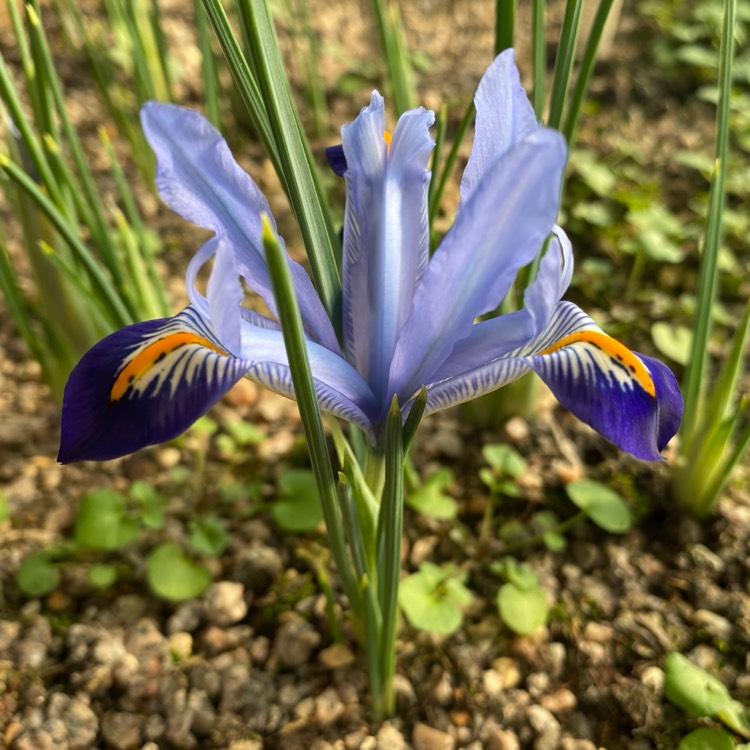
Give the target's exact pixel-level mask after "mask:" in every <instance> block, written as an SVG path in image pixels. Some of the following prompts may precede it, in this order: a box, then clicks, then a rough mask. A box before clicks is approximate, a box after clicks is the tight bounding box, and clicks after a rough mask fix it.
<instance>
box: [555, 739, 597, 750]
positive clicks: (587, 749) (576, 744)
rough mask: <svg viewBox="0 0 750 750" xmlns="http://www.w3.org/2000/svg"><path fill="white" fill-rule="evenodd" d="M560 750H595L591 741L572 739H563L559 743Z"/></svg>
mask: <svg viewBox="0 0 750 750" xmlns="http://www.w3.org/2000/svg"><path fill="white" fill-rule="evenodd" d="M560 750H596V745H595V744H594V743H593V742H592V741H591V740H575V739H573V738H572V737H563V738H562V740H561V741H560Z"/></svg>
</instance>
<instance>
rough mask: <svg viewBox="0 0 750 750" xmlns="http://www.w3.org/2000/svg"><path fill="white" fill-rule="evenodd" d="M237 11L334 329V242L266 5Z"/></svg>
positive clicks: (245, 0)
mask: <svg viewBox="0 0 750 750" xmlns="http://www.w3.org/2000/svg"><path fill="white" fill-rule="evenodd" d="M207 1H208V0H207ZM211 1H213V0H211ZM238 8H239V11H240V18H241V21H242V23H243V24H245V28H246V30H247V33H248V36H249V38H250V47H249V52H250V54H251V56H252V58H253V68H254V70H255V72H256V75H257V83H258V87H259V89H260V92H261V94H262V96H263V106H264V108H265V111H266V112H267V115H268V121H269V123H270V126H271V130H272V133H273V135H274V139H275V143H276V149H277V153H278V156H279V161H280V166H281V172H280V175H279V176H280V177H281V179H282V180H283V181H284V183H285V185H286V188H287V191H288V195H289V200H290V202H291V204H292V209H293V210H294V213H295V216H296V217H297V221H298V223H299V225H300V231H301V233H302V237H303V239H304V242H305V247H306V248H307V254H308V259H309V261H310V266H311V269H312V273H313V277H314V280H315V286H316V288H317V291H318V295H319V296H320V298H321V301H322V302H323V304H324V306H325V308H326V310H327V311H328V315H329V317H330V318H331V320H332V321H333V322H334V326H335V327H336V328H337V329H339V328H340V318H341V314H340V312H341V311H340V307H341V280H340V273H339V267H338V263H339V259H338V253H337V252H336V251H335V250H334V247H336V246H338V244H339V239H338V235H337V233H336V232H335V230H334V228H333V223H332V221H331V218H330V215H329V212H328V207H327V205H326V204H325V202H324V200H323V191H322V188H321V186H320V183H319V179H318V177H317V174H316V172H315V168H314V164H313V159H312V154H311V153H310V148H309V144H308V143H307V140H306V139H305V138H304V135H303V133H302V128H301V125H300V122H299V116H298V114H297V111H296V109H295V108H294V105H293V102H292V97H291V92H290V90H289V81H288V79H287V77H286V72H285V69H284V63H283V61H282V59H281V54H280V51H279V44H278V41H277V39H276V34H275V31H274V27H273V24H272V21H271V17H270V14H269V12H268V7H267V5H266V0H238Z"/></svg>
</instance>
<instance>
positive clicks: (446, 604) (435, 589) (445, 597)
mask: <svg viewBox="0 0 750 750" xmlns="http://www.w3.org/2000/svg"><path fill="white" fill-rule="evenodd" d="M470 600H471V592H470V591H469V590H468V589H467V588H466V587H465V586H464V584H463V581H462V580H461V578H460V577H459V576H457V575H455V574H452V573H451V572H450V571H448V570H446V569H445V568H440V567H438V566H437V565H433V564H432V563H424V564H423V565H422V566H421V568H420V569H419V571H418V572H417V573H413V574H412V575H410V576H408V577H407V578H405V579H404V580H403V581H401V586H400V587H399V593H398V603H399V606H400V607H401V609H402V611H403V613H404V615H406V619H407V620H408V621H409V622H410V623H411V624H412V625H413V626H414V627H415V628H419V629H420V630H425V631H427V632H430V633H439V634H441V635H450V634H451V633H455V631H456V630H458V628H459V627H461V623H462V622H463V618H464V615H463V612H462V610H461V607H462V606H463V605H465V604H468V602H469V601H470Z"/></svg>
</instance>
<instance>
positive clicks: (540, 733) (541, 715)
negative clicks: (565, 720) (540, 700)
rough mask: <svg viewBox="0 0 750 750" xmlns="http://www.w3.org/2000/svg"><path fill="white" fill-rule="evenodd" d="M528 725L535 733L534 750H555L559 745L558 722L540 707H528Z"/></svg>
mask: <svg viewBox="0 0 750 750" xmlns="http://www.w3.org/2000/svg"><path fill="white" fill-rule="evenodd" d="M528 717H529V724H531V726H532V728H533V729H534V731H535V732H536V733H537V738H536V740H535V741H534V750H557V748H558V747H559V744H560V733H561V732H560V722H558V720H557V719H556V718H555V717H554V716H553V715H552V714H551V713H550V712H549V711H548V710H547V709H546V708H543V707H542V706H529V711H528Z"/></svg>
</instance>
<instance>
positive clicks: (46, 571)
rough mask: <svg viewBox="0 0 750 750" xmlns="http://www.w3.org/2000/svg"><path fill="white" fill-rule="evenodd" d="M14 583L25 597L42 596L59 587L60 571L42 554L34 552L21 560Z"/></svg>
mask: <svg viewBox="0 0 750 750" xmlns="http://www.w3.org/2000/svg"><path fill="white" fill-rule="evenodd" d="M16 583H17V584H18V588H19V589H21V591H23V593H24V594H26V595H27V596H44V595H45V594H49V592H50V591H53V590H54V589H55V588H57V586H58V585H59V583H60V571H59V570H58V569H57V568H56V567H55V565H54V564H53V563H52V562H51V561H50V559H49V557H48V556H47V555H46V554H45V553H44V552H34V553H32V554H31V555H28V556H27V557H24V559H23V560H21V565H20V566H19V568H18V573H16Z"/></svg>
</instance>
